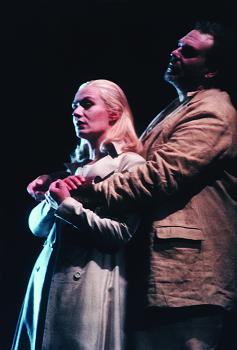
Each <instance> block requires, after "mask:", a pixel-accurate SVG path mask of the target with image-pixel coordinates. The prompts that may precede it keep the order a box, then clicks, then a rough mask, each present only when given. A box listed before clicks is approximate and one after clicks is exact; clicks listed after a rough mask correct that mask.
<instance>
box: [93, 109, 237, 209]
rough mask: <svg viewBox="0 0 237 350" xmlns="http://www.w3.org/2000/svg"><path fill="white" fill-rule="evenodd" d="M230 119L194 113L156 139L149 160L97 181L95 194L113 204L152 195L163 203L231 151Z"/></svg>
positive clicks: (133, 203)
mask: <svg viewBox="0 0 237 350" xmlns="http://www.w3.org/2000/svg"><path fill="white" fill-rule="evenodd" d="M231 113H232V116H233V111H232V110H231ZM227 120H228V119H225V118H223V117H220V116H218V115H216V114H212V113H210V112H207V111H205V110H203V111H202V112H199V113H190V114H189V115H188V116H187V117H186V118H184V119H182V120H181V121H178V122H177V123H176V125H175V126H174V127H173V128H172V129H170V130H169V132H167V134H165V136H163V137H164V142H162V143H160V142H154V144H153V145H152V147H151V149H150V151H149V158H148V161H147V162H146V163H144V164H142V165H139V166H137V167H135V168H133V169H132V171H129V172H125V173H120V174H115V175H114V176H112V177H110V178H109V179H106V180H105V181H103V182H100V183H98V184H95V185H93V188H92V193H91V195H92V196H94V198H95V199H96V198H97V199H98V198H99V199H100V200H101V202H102V203H106V205H108V206H109V207H112V208H117V207H119V206H122V207H123V208H129V207H134V206H137V205H139V203H140V204H143V205H144V203H146V201H147V202H149V201H150V199H151V198H153V199H154V198H155V199H156V201H159V203H160V204H162V202H164V201H167V199H169V198H172V196H173V195H177V194H178V193H179V191H180V190H181V189H183V188H184V187H185V188H187V187H188V186H192V185H193V182H194V181H196V179H197V181H198V177H199V176H201V175H202V174H203V173H205V172H206V171H209V170H210V169H211V168H212V166H213V165H214V164H215V163H216V162H218V161H220V160H221V159H223V158H225V157H226V156H227V155H228V152H230V149H231V147H230V146H231V144H232V138H233V133H232V130H231V127H230V125H229V123H228V122H227ZM164 133H165V131H164Z"/></svg>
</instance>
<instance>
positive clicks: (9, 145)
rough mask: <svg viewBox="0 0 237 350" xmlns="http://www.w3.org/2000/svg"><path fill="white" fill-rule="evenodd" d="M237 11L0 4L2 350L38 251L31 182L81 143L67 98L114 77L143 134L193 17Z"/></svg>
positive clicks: (134, 4)
mask: <svg viewBox="0 0 237 350" xmlns="http://www.w3.org/2000/svg"><path fill="white" fill-rule="evenodd" d="M234 15H235V10H234V5H232V4H231V3H230V2H228V1H227V2H225V4H218V3H215V2H214V1H213V2H207V1H203V2H200V1H199V2H191V1H189V2H188V1H187V2H180V1H179V2H174V3H172V2H171V3H169V2H168V1H165V0H164V2H163V3H162V2H158V1H149V0H143V1H140V2H139V0H137V1H132V0H97V1H96V0H84V1H80V0H77V1H70V0H67V1H61V2H60V1H56V0H51V1H46V0H45V1H43V0H42V1H40V0H38V1H37V2H35V1H9V2H8V3H6V4H5V5H4V7H3V6H2V9H1V13H0V43H1V53H0V60H1V61H0V72H1V75H0V84H1V108H0V112H1V134H0V135H1V136H0V139H1V164H2V165H1V187H0V195H1V201H0V203H1V209H0V215H1V227H2V229H1V236H0V240H1V243H0V267H1V270H0V281H1V284H0V290H1V298H0V302H1V305H0V313H1V314H0V349H1V350H8V349H9V346H10V345H9V344H10V341H11V339H12V336H13V332H14V328H15V325H16V321H17V317H18V314H19V311H20V305H21V302H22V298H23V295H24V292H25V288H26V284H27V280H28V278H29V274H30V271H31V268H32V266H33V263H34V261H35V259H36V257H37V255H38V253H39V251H40V249H41V247H42V241H40V240H38V239H36V238H34V237H33V236H32V235H31V233H30V231H29V229H28V226H27V219H28V214H29V211H30V209H31V208H32V207H33V206H34V201H33V200H32V199H31V198H30V197H29V195H28V194H27V193H26V185H27V184H28V182H29V181H31V180H32V179H33V178H35V177H36V176H37V175H39V174H42V173H47V172H50V171H53V170H56V169H61V168H62V163H63V162H64V161H66V160H67V159H68V154H69V152H70V151H71V150H72V148H73V147H74V145H75V143H74V142H75V137H74V130H73V127H72V123H71V100H72V97H73V95H74V93H75V92H76V89H77V87H78V86H79V84H81V83H82V82H85V81H87V80H90V79H98V78H105V79H110V80H113V81H115V82H117V83H118V84H119V85H120V86H121V87H122V88H123V90H124V91H125V92H126V94H127V96H128V99H129V102H130V104H131V107H132V110H133V112H134V116H135V120H136V126H137V132H138V133H139V134H140V133H141V131H142V130H143V128H144V127H145V126H146V125H147V123H148V122H149V121H150V120H151V119H152V118H153V117H154V116H155V115H156V114H157V112H158V111H159V110H160V109H162V108H163V107H164V106H165V105H166V104H167V103H168V102H169V101H170V100H171V99H172V98H173V97H174V96H175V91H174V90H173V88H171V87H170V86H169V85H167V84H166V83H165V82H164V81H163V72H164V70H165V68H166V66H167V62H168V58H169V53H170V50H171V49H172V48H173V47H175V45H176V42H177V39H179V38H180V35H182V34H185V33H186V32H187V31H188V30H189V29H190V26H192V24H193V22H195V21H196V20H197V19H215V20H219V21H222V22H225V23H233V25H235V17H234ZM230 59H235V58H234V57H232V58H230ZM21 350H24V349H21Z"/></svg>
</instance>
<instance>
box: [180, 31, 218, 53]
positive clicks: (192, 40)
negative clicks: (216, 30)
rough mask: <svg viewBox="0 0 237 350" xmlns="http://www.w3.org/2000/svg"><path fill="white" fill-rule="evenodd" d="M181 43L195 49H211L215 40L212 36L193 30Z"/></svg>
mask: <svg viewBox="0 0 237 350" xmlns="http://www.w3.org/2000/svg"><path fill="white" fill-rule="evenodd" d="M179 42H180V43H181V44H182V43H183V44H188V45H191V46H195V47H200V46H202V48H210V46H212V45H213V42H214V39H213V36H212V35H211V34H207V33H201V32H200V31H199V30H196V29H193V30H191V31H190V32H188V33H187V34H186V35H185V36H184V37H182V38H181V39H180V40H179Z"/></svg>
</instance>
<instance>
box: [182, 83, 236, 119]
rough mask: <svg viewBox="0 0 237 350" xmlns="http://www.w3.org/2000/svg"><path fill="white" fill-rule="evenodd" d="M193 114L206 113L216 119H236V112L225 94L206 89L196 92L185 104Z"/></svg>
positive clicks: (216, 90) (220, 91)
mask: <svg viewBox="0 0 237 350" xmlns="http://www.w3.org/2000/svg"><path fill="white" fill-rule="evenodd" d="M187 106H188V110H189V111H190V112H193V113H202V114H204V113H206V114H211V115H215V116H217V117H218V118H221V119H222V118H223V119H226V118H227V119H228V118H232V117H236V110H235V108H234V106H233V104H232V102H231V99H230V96H229V94H228V93H227V92H225V91H222V90H219V89H207V90H201V91H199V92H197V93H196V94H195V95H194V97H193V98H192V99H191V100H190V101H189V102H188V104H187Z"/></svg>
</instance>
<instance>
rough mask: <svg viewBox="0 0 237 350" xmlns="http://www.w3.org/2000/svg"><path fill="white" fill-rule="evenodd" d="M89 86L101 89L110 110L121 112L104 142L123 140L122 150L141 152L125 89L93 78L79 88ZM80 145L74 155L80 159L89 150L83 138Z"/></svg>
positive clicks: (107, 81)
mask: <svg viewBox="0 0 237 350" xmlns="http://www.w3.org/2000/svg"><path fill="white" fill-rule="evenodd" d="M88 86H93V87H95V88H97V89H98V90H99V94H100V97H101V99H102V100H103V101H104V104H105V106H106V108H107V110H108V111H111V112H119V113H120V118H118V120H117V121H116V122H115V124H114V125H113V126H111V128H110V129H109V130H108V132H107V134H106V137H105V140H104V141H103V144H108V143H111V142H120V141H123V143H124V146H122V151H124V152H126V151H132V152H137V153H140V152H141V150H142V146H141V142H140V140H139V138H138V136H137V134H136V131H135V127H134V121H133V114H132V111H131V108H130V106H129V103H128V100H127V98H126V96H125V94H124V92H123V90H122V89H121V88H120V87H119V86H118V85H117V84H115V83H114V82H112V81H110V80H106V79H97V80H91V81H88V82H86V83H83V84H82V85H81V86H80V87H79V90H81V89H83V88H84V87H88ZM78 147H79V148H78ZM78 147H77V149H76V151H75V155H74V157H76V158H78V157H79V158H80V159H81V156H82V155H83V158H85V157H87V156H85V155H84V154H85V152H86V153H87V154H88V152H89V150H88V144H87V142H86V140H83V139H81V140H80V144H79V145H78Z"/></svg>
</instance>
